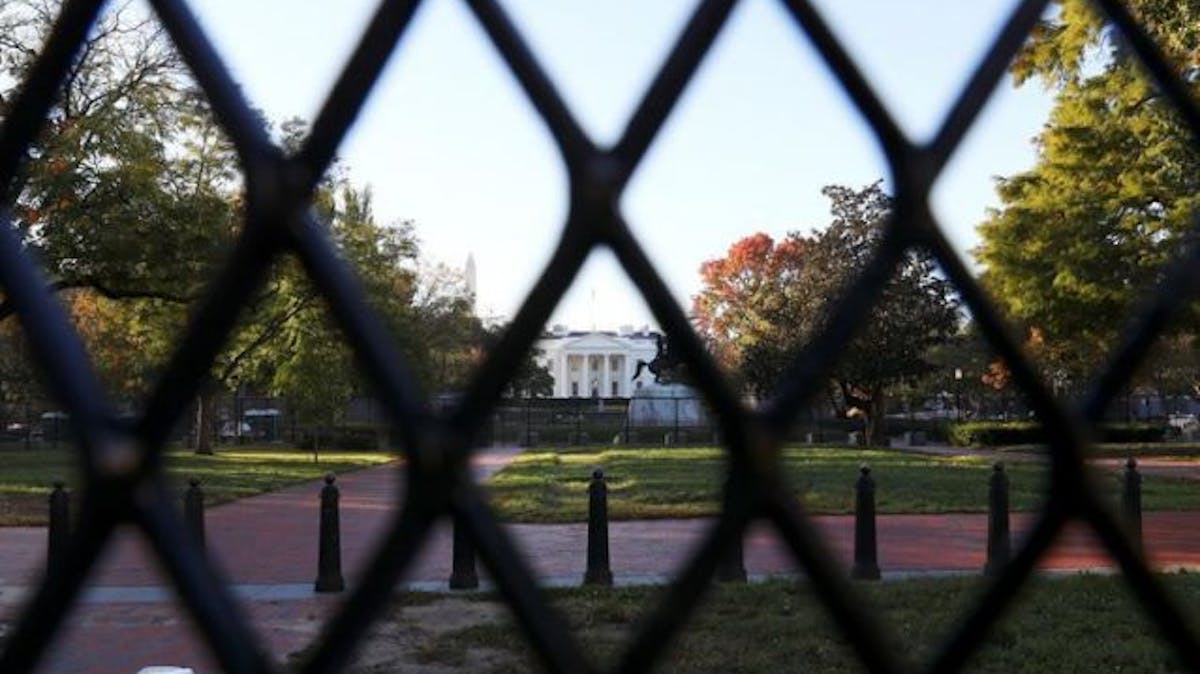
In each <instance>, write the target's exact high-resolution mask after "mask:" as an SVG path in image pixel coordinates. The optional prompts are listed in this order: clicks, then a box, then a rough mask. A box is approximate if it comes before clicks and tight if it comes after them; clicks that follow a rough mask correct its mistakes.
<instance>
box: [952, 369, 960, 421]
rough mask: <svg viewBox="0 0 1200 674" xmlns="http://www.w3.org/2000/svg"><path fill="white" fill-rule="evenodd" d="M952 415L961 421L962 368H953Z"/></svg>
mask: <svg viewBox="0 0 1200 674" xmlns="http://www.w3.org/2000/svg"><path fill="white" fill-rule="evenodd" d="M954 415H955V417H957V419H958V421H962V368H961V367H956V368H954Z"/></svg>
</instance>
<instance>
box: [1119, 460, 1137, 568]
mask: <svg viewBox="0 0 1200 674" xmlns="http://www.w3.org/2000/svg"><path fill="white" fill-rule="evenodd" d="M1123 477H1124V480H1123V482H1124V484H1123V487H1124V489H1122V490H1121V510H1122V511H1123V512H1124V514H1125V526H1127V527H1128V532H1129V542H1130V543H1132V544H1133V547H1134V549H1136V550H1137V551H1138V552H1141V551H1142V475H1141V473H1139V472H1138V469H1137V461H1136V460H1135V459H1134V458H1133V457H1132V456H1131V457H1129V458H1128V459H1126V460H1125V474H1124V476H1123Z"/></svg>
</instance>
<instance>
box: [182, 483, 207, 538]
mask: <svg viewBox="0 0 1200 674" xmlns="http://www.w3.org/2000/svg"><path fill="white" fill-rule="evenodd" d="M188 485H189V486H188V489H187V491H186V492H184V494H183V519H184V520H185V521H186V522H187V524H188V528H190V529H191V530H192V532H193V533H194V534H196V540H198V541H200V546H201V547H203V546H204V492H203V491H201V490H200V480H197V479H196V478H194V477H193V478H192V479H190V480H188Z"/></svg>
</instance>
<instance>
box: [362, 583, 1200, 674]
mask: <svg viewBox="0 0 1200 674" xmlns="http://www.w3.org/2000/svg"><path fill="white" fill-rule="evenodd" d="M1163 580H1164V581H1165V582H1166V584H1167V586H1168V587H1169V589H1170V590H1171V591H1172V593H1173V595H1174V596H1175V598H1176V600H1177V603H1179V604H1180V605H1182V606H1185V607H1192V606H1195V605H1196V603H1197V600H1200V578H1198V577H1196V576H1189V575H1175V576H1167V577H1164V579H1163ZM983 588H984V583H983V581H982V580H981V579H979V578H977V577H976V578H952V579H919V580H909V581H903V582H895V583H884V584H870V585H860V586H859V587H858V588H857V589H859V590H860V591H861V595H860V596H861V598H862V599H863V600H864V601H865V602H866V605H867V607H868V610H869V611H870V613H871V614H872V615H873V617H875V618H876V619H878V621H879V622H880V623H881V624H882V625H883V626H885V627H886V628H887V630H888V632H889V633H890V637H891V639H890V641H891V643H892V648H891V652H892V654H893V657H898V658H900V659H901V660H903V661H907V662H909V663H911V664H924V663H928V662H929V660H930V659H931V658H932V657H934V655H935V654H936V652H937V649H938V647H939V646H940V645H941V644H942V643H943V642H944V640H945V639H946V638H947V636H948V635H949V633H950V631H951V630H952V628H953V627H954V626H955V625H956V624H957V623H959V622H960V621H961V620H962V618H963V616H964V615H965V613H966V612H967V611H968V610H969V608H970V607H971V606H972V605H973V603H974V602H975V601H977V600H978V596H979V595H980V593H981V591H982V589H983ZM660 592H661V590H660V589H658V588H626V589H615V590H614V589H579V590H564V591H555V592H553V593H552V598H553V601H554V603H555V604H556V606H557V608H559V609H560V610H561V612H562V613H563V615H564V619H565V620H566V621H567V623H568V624H569V626H570V629H571V631H572V632H573V633H574V634H575V635H576V636H577V637H578V638H579V641H580V643H581V644H582V645H583V647H584V648H585V649H586V651H587V652H588V653H589V654H591V655H592V657H593V658H594V660H595V661H596V662H598V663H600V664H602V666H605V667H611V666H612V665H613V664H615V662H616V660H617V658H618V657H619V655H620V653H621V652H622V650H623V649H624V648H625V646H626V645H627V644H628V641H629V639H630V636H631V634H632V631H633V630H634V629H636V626H637V622H638V620H639V618H640V617H641V616H643V615H644V614H645V613H647V612H648V611H649V610H650V608H651V607H652V606H653V605H654V602H655V601H657V599H658V596H657V595H658V594H659V593H660ZM479 601H489V600H487V599H480V600H479ZM490 601H495V600H494V599H493V600H490ZM399 610H400V609H397V612H399ZM485 615H487V614H485ZM491 615H494V616H496V617H495V618H494V619H492V620H489V621H485V622H479V623H477V624H472V625H469V626H465V627H462V628H460V629H456V630H451V631H441V632H439V633H438V634H437V635H436V636H435V637H433V639H432V641H430V642H429V643H426V644H424V645H423V646H422V648H421V649H420V651H419V653H418V655H419V660H420V661H421V662H422V663H424V664H426V665H440V666H444V667H458V666H461V665H463V664H464V663H466V662H468V661H473V662H478V661H479V658H478V657H477V656H478V654H479V653H481V652H490V653H492V655H493V657H492V658H489V659H488V660H490V661H491V662H492V663H494V664H493V665H492V666H491V667H489V668H487V669H484V670H482V671H490V672H495V673H509V672H528V671H537V670H538V666H537V662H536V660H535V659H534V658H533V656H532V654H531V651H530V650H529V648H528V646H527V640H526V639H525V638H524V637H523V636H522V635H521V633H520V631H519V630H518V629H517V628H516V626H515V623H514V622H513V620H512V618H511V614H509V613H508V612H506V611H499V612H493V613H492V614H491ZM1193 618H1194V615H1193ZM1196 622H1197V621H1196V620H1194V619H1193V620H1192V624H1193V626H1195V625H1196ZM497 655H498V656H499V657H496V656H497ZM906 669H908V668H906ZM351 671H355V670H353V669H352V670H351ZM364 671H365V670H364ZM656 671H660V672H672V673H679V674H690V673H692V672H784V671H805V672H820V673H826V672H830V673H832V672H860V671H863V668H862V665H861V664H860V662H859V661H858V659H857V658H856V656H855V655H854V653H853V651H852V649H851V648H850V646H849V645H848V644H847V643H846V642H845V640H844V639H842V637H841V635H840V633H839V632H838V631H837V630H836V629H835V628H834V627H833V625H832V623H831V621H830V620H829V618H828V615H827V613H826V611H825V610H824V608H823V607H821V606H819V605H818V603H817V600H816V598H815V596H814V593H813V592H812V590H811V589H810V588H809V587H807V586H806V585H805V584H803V583H794V582H783V581H776V582H771V583H765V584H760V585H750V586H722V587H717V588H715V589H714V591H713V592H712V593H711V594H710V595H709V596H708V597H707V598H706V599H705V600H704V602H703V603H702V604H701V606H700V608H699V610H698V611H697V612H696V613H695V614H694V615H693V616H692V618H691V619H690V621H689V622H688V623H687V626H686V628H685V629H684V632H683V633H682V634H681V635H679V637H677V638H676V639H675V640H674V642H673V643H672V644H671V645H670V646H669V647H668V651H667V654H666V656H665V657H663V658H662V660H661V662H660V666H659V667H658V669H657V670H656ZM965 671H968V672H981V673H992V672H995V673H997V674H999V673H1005V674H1008V673H1012V672H1016V673H1026V672H1028V673H1029V674H1042V673H1044V672H1089V671H1107V672H1177V671H1184V668H1183V667H1182V666H1181V665H1180V663H1179V662H1178V660H1177V658H1176V657H1175V655H1174V654H1173V652H1172V651H1171V650H1170V648H1169V647H1168V646H1167V645H1166V644H1165V643H1163V642H1162V641H1161V639H1160V638H1159V637H1158V634H1157V631H1156V629H1155V627H1154V625H1153V624H1152V623H1151V621H1150V620H1149V618H1148V617H1147V616H1146V615H1145V614H1144V613H1143V611H1142V610H1141V604H1140V603H1139V602H1138V601H1137V600H1136V598H1135V597H1133V595H1132V593H1131V592H1130V590H1129V589H1128V587H1127V586H1126V585H1125V583H1124V581H1123V580H1122V579H1120V578H1119V577H1114V576H1096V575H1077V576H1071V577H1066V578H1035V579H1033V580H1031V581H1030V582H1029V584H1028V585H1027V586H1026V587H1025V589H1024V590H1023V591H1022V594H1021V595H1020V596H1019V597H1018V599H1017V601H1016V603H1015V606H1014V607H1013V608H1012V609H1011V610H1010V611H1009V612H1008V613H1007V614H1006V615H1005V616H1004V617H1002V618H1001V620H1000V622H999V623H998V624H997V625H995V626H994V627H993V629H992V630H991V632H990V634H989V635H988V637H987V639H986V641H985V642H984V644H983V646H982V648H981V649H980V650H979V651H978V652H977V653H976V654H975V656H974V657H972V658H971V660H969V662H968V663H967V666H966V668H965Z"/></svg>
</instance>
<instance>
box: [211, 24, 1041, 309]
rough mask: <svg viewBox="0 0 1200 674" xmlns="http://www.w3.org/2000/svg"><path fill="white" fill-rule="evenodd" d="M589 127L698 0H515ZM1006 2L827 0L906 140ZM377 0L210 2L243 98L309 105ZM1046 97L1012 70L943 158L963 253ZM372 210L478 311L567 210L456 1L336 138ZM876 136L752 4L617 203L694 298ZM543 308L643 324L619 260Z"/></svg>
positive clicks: (511, 95) (513, 88) (954, 86)
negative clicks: (407, 224)
mask: <svg viewBox="0 0 1200 674" xmlns="http://www.w3.org/2000/svg"><path fill="white" fill-rule="evenodd" d="M502 4H503V5H504V7H505V8H506V9H507V10H508V12H509V13H510V15H511V16H512V18H513V20H514V21H515V22H516V24H517V25H518V26H519V27H520V28H521V29H522V30H523V31H524V33H525V35H526V38H527V40H528V41H529V42H530V44H531V46H532V47H533V49H534V51H535V53H537V54H538V55H539V56H540V57H541V59H542V62H543V65H544V66H545V67H546V69H547V70H548V71H549V73H550V75H551V77H552V78H553V79H554V80H555V82H556V83H557V84H558V86H559V88H560V90H561V92H562V93H563V95H564V96H565V98H566V100H567V102H568V104H569V105H570V106H571V107H572V108H573V109H574V111H575V113H576V114H577V116H578V117H579V118H580V120H581V123H582V124H583V125H584V127H585V128H586V129H587V130H588V131H589V133H591V134H592V135H593V136H594V137H595V138H596V139H597V141H599V142H602V143H607V142H611V141H613V140H615V139H616V138H617V137H618V136H619V134H620V131H621V129H622V128H623V126H624V124H625V121H626V119H627V117H628V115H629V114H630V112H631V110H632V109H633V107H634V106H635V105H636V103H637V101H638V99H639V98H640V96H641V93H642V92H643V90H644V89H645V87H646V85H647V83H648V81H649V80H650V78H651V77H652V75H653V73H654V72H655V71H656V69H657V68H658V66H659V64H660V63H661V60H662V58H663V57H664V55H665V53H666V51H667V49H668V48H669V46H670V44H671V43H672V42H673V41H674V39H675V37H676V35H677V34H678V31H679V29H680V27H681V26H682V25H683V23H684V21H685V20H686V18H687V16H688V15H689V14H690V13H691V11H692V9H693V7H694V6H695V2H694V1H692V0H654V1H653V2H647V1H645V0H641V1H638V0H606V1H605V2H594V1H592V2H583V1H578V0H571V1H565V0H555V1H549V0H506V1H505V2H503V3H502ZM1013 4H1014V2H1013V0H971V1H970V2H963V1H962V0H910V1H908V2H889V1H886V0H825V1H823V2H818V3H817V5H818V6H819V7H820V8H821V10H822V11H823V13H824V14H825V16H826V17H827V19H828V21H829V22H830V23H831V24H832V25H833V27H834V28H835V30H837V32H838V33H839V34H841V35H842V36H844V38H845V39H846V41H847V47H848V48H849V50H850V51H851V53H852V54H853V55H854V56H855V58H856V59H858V61H859V63H860V64H861V67H862V69H863V70H864V71H865V72H866V73H867V75H868V77H869V78H870V79H871V80H872V82H873V83H875V84H876V85H877V87H878V89H879V92H880V95H881V96H882V97H883V98H884V100H885V101H886V102H887V104H888V105H889V106H891V108H892V109H893V111H894V114H895V115H896V116H897V117H898V119H899V121H900V123H901V124H902V126H903V127H904V128H905V129H906V130H907V131H908V132H909V133H910V134H911V135H913V136H914V137H917V138H926V137H928V136H929V135H930V134H932V133H933V131H934V129H935V128H936V127H937V125H938V123H939V122H940V120H941V118H942V116H943V114H944V112H945V110H946V108H947V107H948V106H949V104H950V102H951V100H952V99H953V97H954V96H955V94H956V93H957V91H958V90H959V89H960V88H961V86H962V85H963V83H964V82H965V79H966V77H967V76H968V74H969V72H970V71H971V70H972V69H973V67H974V66H975V64H976V63H977V62H978V60H979V58H980V56H981V54H982V50H983V48H984V44H983V43H985V42H986V41H987V40H988V39H990V38H991V36H992V35H994V33H995V31H996V30H997V28H998V23H999V22H1000V21H1001V20H1002V19H1003V17H1004V16H1006V15H1007V13H1008V12H1009V11H1010V9H1011V7H1012V5H1013ZM374 5H375V2H373V1H371V0H341V1H340V2H337V3H333V2H315V1H314V0H254V1H253V2H247V1H246V0H204V1H203V2H197V3H194V7H195V11H197V12H198V13H199V14H200V18H201V20H202V21H203V23H204V24H205V25H206V27H208V28H209V29H210V30H211V33H212V36H213V38H214V40H215V41H216V42H217V46H218V48H219V49H220V51H221V52H222V53H223V54H224V55H225V56H226V61H227V63H228V65H230V67H231V68H232V69H233V71H234V74H235V77H237V78H238V80H239V81H240V82H241V83H242V84H243V86H244V87H245V91H246V93H247V95H248V96H249V97H250V98H251V100H252V102H253V103H254V104H255V105H257V106H258V107H260V108H262V109H263V110H264V111H265V112H266V114H267V115H268V116H269V117H271V118H272V119H275V120H279V119H283V118H286V117H291V116H300V117H305V118H308V119H311V118H312V117H313V116H314V115H315V113H316V111H317V109H318V108H319V105H320V102H321V100H322V99H323V96H324V94H325V92H326V91H327V90H328V88H329V87H330V85H331V84H332V82H333V80H334V78H335V77H336V75H337V73H338V71H339V69H340V68H341V66H342V63H343V62H344V60H345V58H346V56H347V55H348V53H349V50H350V49H351V48H352V46H353V43H354V40H355V38H356V36H357V34H358V32H359V31H360V30H361V29H362V27H363V25H364V24H365V22H366V21H367V19H368V17H369V15H370V13H371V12H372V11H373V10H374ZM1049 106H1050V100H1049V98H1048V96H1047V95H1046V93H1045V92H1043V91H1042V90H1040V89H1039V88H1038V87H1037V86H1036V85H1033V86H1026V87H1024V88H1022V89H1019V90H1018V89H1014V88H1013V87H1012V86H1011V83H1008V82H1005V83H1003V84H1002V85H1001V87H1000V89H999V91H998V92H997V95H996V97H995V98H993V100H992V102H991V103H990V104H989V105H988V107H987V108H986V109H985V110H984V113H983V116H982V118H981V119H980V121H979V122H977V125H976V128H975V129H974V130H973V131H972V133H971V134H970V136H968V138H967V141H966V143H965V145H964V146H963V147H962V148H961V149H960V151H959V153H958V155H957V156H956V157H955V158H954V160H953V162H952V163H951V165H950V166H949V168H948V173H947V174H946V175H945V176H944V177H943V180H942V182H941V184H939V186H938V188H937V191H936V193H935V207H936V209H937V212H938V214H939V216H940V217H941V218H942V220H943V223H944V224H945V226H946V227H947V229H948V231H949V233H950V236H951V238H952V240H953V241H954V242H955V244H956V246H957V247H958V249H959V251H960V253H961V254H963V255H964V256H969V250H970V249H971V248H972V247H974V246H975V245H976V243H977V241H978V239H977V237H976V235H975V226H976V225H977V224H978V223H979V221H980V220H981V219H982V218H983V216H984V214H985V210H986V208H987V207H989V206H994V205H995V194H994V190H993V177H994V176H997V175H1010V174H1012V173H1014V172H1016V171H1020V170H1022V169H1024V168H1027V167H1028V166H1029V165H1031V163H1032V161H1033V148H1032V146H1031V144H1030V140H1031V139H1032V138H1033V136H1034V135H1035V134H1036V133H1037V132H1038V130H1039V129H1040V128H1041V125H1042V124H1043V123H1044V120H1045V118H1046V114H1047V112H1048V110H1049ZM341 156H342V160H343V163H344V165H345V166H346V167H347V168H348V169H349V171H350V175H351V178H352V179H353V180H354V181H356V182H358V183H365V184H369V185H370V186H371V187H372V189H373V190H374V194H375V199H376V202H375V203H376V209H377V212H378V214H379V216H380V217H381V218H382V219H383V220H384V221H394V220H400V219H411V220H412V221H414V223H415V226H416V231H417V234H418V236H419V237H420V240H421V244H422V251H423V254H424V255H425V256H427V257H429V258H431V259H433V260H435V261H440V262H443V263H445V264H447V265H451V266H454V267H461V266H462V265H463V263H464V262H465V260H466V257H467V255H468V253H473V254H474V256H475V260H476V264H477V266H478V284H479V303H480V307H481V310H482V311H483V312H486V313H488V314H492V315H502V316H511V315H512V314H514V313H515V311H516V309H517V307H518V306H519V304H520V302H521V300H522V298H523V297H524V294H525V292H527V291H528V289H529V288H530V287H531V286H532V285H533V283H534V281H535V280H536V278H537V275H538V274H539V273H540V272H541V269H542V266H543V265H544V263H545V262H546V260H548V258H549V255H550V253H551V251H552V248H553V245H554V243H555V242H556V240H557V237H558V234H559V230H560V228H561V225H562V223H563V220H564V217H565V213H566V207H567V203H566V181H565V174H564V171H563V168H562V166H561V163H560V161H559V159H558V156H557V153H556V151H555V150H554V148H553V145H552V143H551V141H550V138H549V136H548V134H547V133H546V131H545V129H544V127H543V125H542V123H541V122H540V120H539V119H538V117H537V116H536V114H535V113H534V111H533V108H532V107H531V106H530V105H529V103H528V101H527V100H526V98H525V96H524V94H523V92H522V91H521V90H520V88H519V87H518V86H517V84H516V81H515V80H514V79H513V77H512V76H511V75H509V74H508V72H507V70H506V69H505V68H504V65H503V63H502V62H501V61H500V58H499V56H498V55H497V53H496V52H495V50H494V49H493V48H492V46H491V44H490V42H489V41H488V40H487V37H486V35H485V34H484V33H483V31H482V29H481V28H480V27H479V26H478V25H477V24H476V22H475V21H474V19H473V17H472V15H471V14H470V12H469V10H468V9H467V7H466V5H465V3H463V2H462V1H461V0H428V1H427V2H425V3H424V4H423V6H422V8H421V9H420V11H419V12H418V14H417V17H416V19H415V23H414V24H413V25H412V26H411V27H410V29H409V32H408V34H407V35H406V37H405V39H404V41H403V42H402V43H401V45H400V47H399V49H398V50H397V51H396V53H395V54H394V55H393V58H392V61H391V62H390V64H389V66H388V69H387V71H386V72H385V74H384V78H383V81H382V82H381V83H380V86H379V87H378V88H377V89H376V91H375V92H374V93H373V95H372V97H371V98H370V100H369V101H368V106H367V108H366V109H365V110H364V112H363V114H362V116H361V117H360V120H359V122H358V124H357V125H356V127H355V128H354V129H353V131H352V134H351V136H350V137H349V139H348V140H347V142H346V144H345V145H344V146H343V148H342V152H341ZM883 170H884V164H883V161H882V158H881V155H880V153H879V151H878V148H877V146H876V145H875V143H874V141H873V139H872V138H871V137H870V136H869V135H868V134H867V132H866V127H865V125H864V124H863V123H862V121H861V119H860V118H859V116H858V115H857V113H856V112H855V111H854V110H853V108H852V107H850V105H849V102H848V100H847V99H846V98H845V96H844V95H843V94H842V93H841V91H840V90H839V89H838V88H837V85H836V83H835V82H834V81H833V79H832V78H831V76H829V75H828V73H827V72H826V70H825V68H824V66H823V65H822V64H821V63H820V61H819V60H818V58H817V56H816V54H815V53H814V52H813V51H812V49H811V47H810V46H809V45H808V44H807V42H806V40H805V39H804V38H803V37H802V36H801V34H800V33H799V31H798V29H797V28H796V26H795V24H794V23H793V22H792V21H791V20H790V18H789V17H788V16H787V15H786V14H785V12H784V10H783V9H782V7H781V6H780V4H779V3H778V2H775V1H773V0H743V1H742V2H740V3H739V5H738V7H737V9H735V11H734V15H733V18H732V19H731V22H730V23H729V24H728V25H727V26H726V28H725V29H724V31H723V32H722V34H721V36H720V37H719V38H718V41H717V43H716V46H715V47H714V49H713V51H712V52H710V54H709V56H708V58H707V59H706V61H705V63H704V64H703V66H702V68H701V70H700V72H699V73H698V74H697V76H696V78H695V79H694V80H693V82H692V84H691V86H690V87H689V88H688V90H687V91H686V92H685V94H684V97H683V99H682V100H681V102H680V105H679V106H678V107H677V108H676V109H675V111H674V113H673V114H672V116H671V117H670V119H669V120H668V121H667V124H666V127H665V128H664V130H663V133H662V134H661V135H660V136H659V138H658V140H657V141H656V143H655V144H654V146H653V147H652V148H651V150H650V153H649V155H648V156H647V158H646V161H645V163H644V164H643V165H642V167H641V168H640V169H639V171H638V173H637V174H636V175H635V176H634V178H633V181H632V183H631V185H630V189H629V192H628V193H627V195H626V198H625V202H624V207H625V212H626V214H627V217H628V220H629V221H630V223H631V225H632V226H633V228H634V229H635V232H636V234H637V236H638V237H639V239H640V240H641V241H642V242H643V244H644V245H645V246H646V248H647V249H648V251H649V254H650V256H651V257H652V259H654V261H655V262H656V263H657V265H658V268H659V271H660V273H661V274H662V275H663V276H664V277H665V279H666V281H667V283H668V285H669V286H670V287H671V288H672V289H673V290H674V292H675V294H676V296H677V297H678V299H679V301H680V302H681V303H683V304H684V306H685V308H686V306H688V304H690V300H689V298H690V296H691V295H692V294H693V293H695V292H696V291H697V289H698V287H699V274H698V268H699V266H700V264H701V262H702V261H704V260H706V259H710V258H713V257H718V256H720V255H722V254H723V253H724V251H725V250H726V249H727V248H728V247H729V245H730V244H731V243H732V242H733V241H735V240H737V239H738V238H740V237H742V236H745V235H748V234H751V233H753V232H757V231H764V232H767V233H769V234H771V235H773V236H782V235H784V234H785V233H787V232H788V231H791V230H803V231H807V230H810V229H813V228H819V227H821V226H823V225H824V223H825V222H827V220H828V203H827V201H826V200H825V198H824V197H823V196H822V195H821V194H820V189H821V187H822V186H823V185H827V184H831V183H838V184H845V185H850V186H861V185H865V184H867V183H870V182H872V181H874V180H876V179H879V178H882V177H885V176H884V175H883ZM552 321H553V322H562V323H567V324H569V325H571V326H572V327H576V328H588V327H592V326H593V325H594V326H596V327H599V328H614V327H617V326H619V325H622V324H632V325H639V326H640V325H642V324H645V323H651V324H653V320H652V318H651V317H650V314H649V312H648V310H647V309H646V308H645V306H644V304H643V303H642V302H641V300H640V298H639V297H638V295H637V293H636V291H634V290H633V287H632V285H631V284H629V282H628V281H627V280H626V278H625V276H624V274H623V272H622V271H621V270H620V269H619V267H618V266H617V265H616V263H615V261H614V260H613V259H612V257H611V255H609V254H608V253H606V252H602V253H597V254H595V255H594V256H593V258H592V259H591V260H589V262H588V264H587V265H586V266H585V268H584V271H583V273H582V275H581V276H580V277H579V278H578V279H577V280H576V282H575V285H574V286H573V288H572V290H571V292H570V293H569V294H568V295H567V296H566V298H565V299H564V301H563V303H562V304H560V306H559V307H558V310H557V311H556V313H555V316H554V318H553V319H552Z"/></svg>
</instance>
